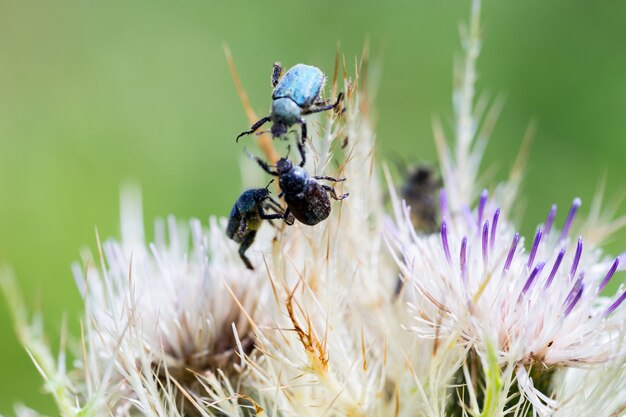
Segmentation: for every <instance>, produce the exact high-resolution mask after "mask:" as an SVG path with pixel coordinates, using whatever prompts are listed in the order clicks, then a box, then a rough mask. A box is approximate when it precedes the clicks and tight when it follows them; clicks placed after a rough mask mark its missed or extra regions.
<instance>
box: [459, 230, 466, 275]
mask: <svg viewBox="0 0 626 417" xmlns="http://www.w3.org/2000/svg"><path fill="white" fill-rule="evenodd" d="M460 267H461V279H462V280H463V281H464V282H465V281H467V238H466V237H464V238H463V240H462V241H461V255H460Z"/></svg>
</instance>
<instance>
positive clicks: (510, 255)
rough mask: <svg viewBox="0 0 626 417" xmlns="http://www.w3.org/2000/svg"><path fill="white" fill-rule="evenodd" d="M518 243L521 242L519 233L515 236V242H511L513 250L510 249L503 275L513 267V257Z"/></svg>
mask: <svg viewBox="0 0 626 417" xmlns="http://www.w3.org/2000/svg"><path fill="white" fill-rule="evenodd" d="M518 242H519V233H515V236H513V242H511V248H510V249H509V254H508V255H507V257H506V261H505V262H504V268H502V273H505V272H506V271H508V270H509V268H510V267H511V262H513V256H515V251H516V250H517V243H518Z"/></svg>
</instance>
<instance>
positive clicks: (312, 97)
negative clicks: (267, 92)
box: [272, 64, 326, 108]
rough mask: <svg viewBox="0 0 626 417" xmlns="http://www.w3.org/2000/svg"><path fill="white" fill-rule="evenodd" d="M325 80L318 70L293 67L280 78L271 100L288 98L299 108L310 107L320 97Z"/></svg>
mask: <svg viewBox="0 0 626 417" xmlns="http://www.w3.org/2000/svg"><path fill="white" fill-rule="evenodd" d="M325 80H326V77H325V76H324V73H323V72H322V71H321V70H320V69H319V68H316V67H313V66H311V65H305V64H297V65H294V66H293V67H292V68H291V69H289V71H287V72H286V73H285V75H284V76H283V78H281V80H280V82H279V83H278V85H277V86H276V88H275V89H274V94H273V95H272V98H273V99H277V98H282V97H288V98H290V99H292V100H293V101H294V102H295V103H296V104H297V105H298V106H300V107H304V108H306V107H310V106H311V105H312V104H313V103H315V101H316V100H317V98H318V96H319V95H320V91H321V90H322V87H323V86H324V82H325Z"/></svg>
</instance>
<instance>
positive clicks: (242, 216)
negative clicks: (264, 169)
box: [226, 184, 293, 269]
mask: <svg viewBox="0 0 626 417" xmlns="http://www.w3.org/2000/svg"><path fill="white" fill-rule="evenodd" d="M268 186H269V184H268ZM265 209H272V210H274V211H276V213H273V214H270V213H266V212H265ZM275 219H285V222H286V223H287V224H293V218H292V219H291V220H292V221H291V222H289V221H288V220H289V216H288V213H284V212H283V210H282V208H281V207H280V204H278V202H277V201H275V200H274V199H273V198H272V197H270V191H269V190H268V189H267V187H266V188H256V189H252V190H247V191H244V192H243V193H242V194H241V195H240V196H239V198H238V199H237V201H236V202H235V205H234V206H233V209H232V210H231V212H230V215H229V216H228V226H227V227H226V236H228V237H229V238H231V239H232V240H234V241H235V242H237V243H240V244H241V245H240V246H239V256H240V257H241V260H242V261H243V263H245V264H246V267H247V268H248V269H254V267H253V266H252V263H251V262H250V260H249V259H248V258H247V257H246V255H245V252H246V250H248V248H249V247H250V245H252V243H253V242H254V238H255V237H256V234H257V231H258V230H259V229H260V228H261V224H262V223H263V220H275Z"/></svg>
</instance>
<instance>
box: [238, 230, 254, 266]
mask: <svg viewBox="0 0 626 417" xmlns="http://www.w3.org/2000/svg"><path fill="white" fill-rule="evenodd" d="M255 237H256V230H252V231H250V233H248V236H246V238H245V239H244V240H243V242H241V245H240V246H239V257H240V258H241V260H242V261H243V263H244V264H246V268H248V269H251V270H253V271H254V267H253V266H252V263H251V262H250V259H248V257H247V256H246V251H247V250H248V248H249V247H250V246H251V245H252V243H253V242H254V238H255Z"/></svg>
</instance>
